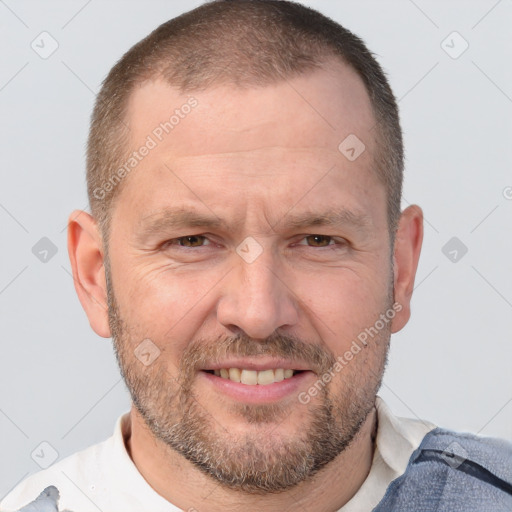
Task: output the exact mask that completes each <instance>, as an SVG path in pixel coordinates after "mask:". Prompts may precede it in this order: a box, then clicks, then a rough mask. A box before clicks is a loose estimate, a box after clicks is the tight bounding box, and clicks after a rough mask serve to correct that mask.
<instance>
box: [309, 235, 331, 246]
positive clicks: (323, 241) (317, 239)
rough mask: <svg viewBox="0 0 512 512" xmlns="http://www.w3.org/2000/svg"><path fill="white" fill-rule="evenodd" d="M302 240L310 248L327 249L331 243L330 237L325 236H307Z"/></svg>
mask: <svg viewBox="0 0 512 512" xmlns="http://www.w3.org/2000/svg"><path fill="white" fill-rule="evenodd" d="M304 239H305V240H307V241H308V245H310V246H311V247H327V246H329V245H330V242H331V241H332V237H331V236H326V235H308V236H306V237H305V238H304Z"/></svg>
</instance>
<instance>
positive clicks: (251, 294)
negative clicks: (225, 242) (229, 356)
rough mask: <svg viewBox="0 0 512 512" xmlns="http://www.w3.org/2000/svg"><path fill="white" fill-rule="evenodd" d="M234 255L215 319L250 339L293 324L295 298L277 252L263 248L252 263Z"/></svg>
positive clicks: (296, 312) (297, 315)
mask: <svg viewBox="0 0 512 512" xmlns="http://www.w3.org/2000/svg"><path fill="white" fill-rule="evenodd" d="M234 257H235V258H236V260H235V261H234V265H235V268H234V269H233V271H232V272H229V274H228V276H227V279H226V280H225V281H224V288H223V290H222V291H223V293H222V296H221V298H220V299H219V303H218V305H217V319H218V321H219V322H220V323H221V324H222V325H224V326H225V327H226V328H227V329H229V330H230V331H232V332H234V333H238V332H239V331H240V330H242V331H244V332H245V334H246V335H247V336H249V337H251V338H253V339H264V338H267V337H268V336H270V335H271V334H272V333H274V331H275V330H276V329H280V328H281V329H283V328H285V327H290V326H294V325H296V324H297V322H298V318H299V314H298V300H297V297H296V296H295V294H294V292H293V283H290V282H289V281H290V278H289V276H288V279H287V275H285V273H284V272H283V266H282V265H279V264H278V262H277V261H276V260H277V256H275V255H274V254H272V252H271V251H270V250H265V251H263V253H262V254H261V255H260V256H259V257H258V258H257V259H256V260H255V261H253V262H251V263H248V262H247V261H244V260H243V259H242V258H239V257H238V255H236V254H235V255H234Z"/></svg>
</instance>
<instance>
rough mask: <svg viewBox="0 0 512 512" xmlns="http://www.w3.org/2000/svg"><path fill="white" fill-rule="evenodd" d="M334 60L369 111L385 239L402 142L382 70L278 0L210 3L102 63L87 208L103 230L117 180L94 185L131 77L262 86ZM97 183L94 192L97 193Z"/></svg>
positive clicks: (113, 160) (109, 166) (113, 157)
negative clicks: (359, 87) (104, 71)
mask: <svg viewBox="0 0 512 512" xmlns="http://www.w3.org/2000/svg"><path fill="white" fill-rule="evenodd" d="M333 56H334V57H337V58H339V59H341V61H342V62H344V63H346V64H347V65H349V66H350V67H351V68H353V69H354V70H355V71H356V72H357V74H358V75H359V76H360V77H361V79H362V80H363V82H364V85H365V87H366V90H367V92H368V95H369V98H370V101H371V105H372V109H373V113H374V116H375V128H376V130H375V140H376V147H377V149H376V153H375V155H374V159H373V160H374V162H373V165H374V167H375V170H376V172H377V175H378V176H379V178H380V179H381V181H382V182H383V184H384V186H385V188H386V192H387V209H388V223H389V228H390V232H391V234H392V237H393V235H394V231H395V229H396V226H397V222H398V219H399V217H400V201H401V191H402V176H403V143H402V132H401V128H400V121H399V114H398V107H397V103H396V100H395V97H394V95H393V93H392V91H391V88H390V86H389V84H388V81H387V79H386V76H385V74H384V72H383V70H382V68H381V67H380V65H379V63H378V62H377V61H376V59H375V58H374V56H373V54H372V53H371V52H370V51H369V50H368V49H367V48H366V46H365V44H364V42H363V41H362V40H361V39H360V38H359V37H357V36H355V35H354V34H352V33H351V32H350V31H348V30H347V29H345V28H344V27H342V26H341V25H339V24H338V23H336V22H334V21H333V20H331V19H329V18H327V17H326V16H324V15H322V14H320V13H319V12H317V11H315V10H313V9H310V8H308V7H305V6H303V5H300V4H298V3H295V2H290V1H287V0H213V1H210V2H208V3H206V4H203V5H201V6H200V7H198V8H196V9H193V10H192V11H189V12H186V13H184V14H182V15H181V16H178V17H176V18H173V19H171V20H169V21H167V22H166V23H163V24H162V25H160V26H159V27H158V28H157V29H155V30H154V31H153V32H152V33H151V34H149V35H148V36H147V37H145V38H144V39H143V40H141V41H140V42H139V43H137V44H136V45H134V46H133V47H132V48H131V49H130V50H129V51H128V52H127V53H125V55H124V56H123V57H122V58H121V59H120V60H119V61H118V62H117V64H116V65H115V66H114V67H113V68H112V69H111V71H110V73H109V74H108V76H107V77H106V79H105V80H104V82H103V85H102V88H101V90H100V92H99V94H98V97H97V99H96V104H95V107H94V111H93V115H92V119H91V128H90V134H89V141H88V146H87V188H88V195H89V202H90V206H91V210H92V213H93V215H94V217H95V218H96V220H97V221H98V223H99V225H100V227H101V229H102V231H103V234H104V235H105V236H108V232H109V221H110V212H111V209H112V205H113V201H114V199H115V197H116V196H117V194H118V193H119V189H120V188H121V187H120V186H116V187H109V188H111V190H109V192H108V193H106V192H105V190H104V189H102V188H101V187H102V184H104V183H105V182H108V180H109V179H110V178H111V177H112V176H113V175H114V173H115V171H116V170H117V169H118V168H119V166H120V165H122V162H123V161H124V158H123V157H125V155H126V153H127V151H128V148H127V140H128V135H129V131H128V127H127V124H126V122H125V117H126V106H127V103H128V98H129V96H130V94H131V92H132V90H133V88H134V86H135V85H136V84H140V83H142V82H143V81H145V80H147V79H152V78H157V77H162V78H164V79H165V80H166V81H167V83H169V85H171V86H174V87H177V88H178V89H179V90H180V91H181V92H187V93H189V92H193V91H198V90H204V89H207V88H208V87H212V86H215V85H217V84H232V85H234V86H236V87H247V86H249V87H250V86H265V85H270V84H272V83H276V82H279V81H282V80H284V79H287V78H291V77H294V76H297V75H300V74H303V73H305V72H307V71H309V70H314V69H315V68H318V67H320V66H321V65H322V64H323V63H325V61H326V59H327V58H328V57H333ZM98 190H102V194H101V195H99V194H98Z"/></svg>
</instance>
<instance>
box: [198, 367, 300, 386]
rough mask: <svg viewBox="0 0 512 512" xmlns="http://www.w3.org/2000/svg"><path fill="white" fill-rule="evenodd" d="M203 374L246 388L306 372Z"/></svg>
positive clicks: (222, 371)
mask: <svg viewBox="0 0 512 512" xmlns="http://www.w3.org/2000/svg"><path fill="white" fill-rule="evenodd" d="M203 371H204V372H205V373H209V374H210V375H215V376H216V377H220V378H221V379H228V380H230V381H232V382H240V383H241V384H245V385H248V386H268V385H269V384H274V383H276V382H281V381H283V380H286V379H290V378H292V377H294V376H295V375H297V374H299V373H303V372H304V371H306V370H293V369H291V368H267V369H265V370H252V369H249V368H218V369H214V370H203Z"/></svg>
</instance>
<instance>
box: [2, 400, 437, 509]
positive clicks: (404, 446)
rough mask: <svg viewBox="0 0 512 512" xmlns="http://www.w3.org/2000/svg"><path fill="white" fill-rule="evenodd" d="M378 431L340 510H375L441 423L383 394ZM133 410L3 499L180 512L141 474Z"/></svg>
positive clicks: (11, 504) (6, 504) (5, 505)
mask: <svg viewBox="0 0 512 512" xmlns="http://www.w3.org/2000/svg"><path fill="white" fill-rule="evenodd" d="M376 406H377V417H378V430H377V438H376V444H375V452H374V456H373V462H372V467H371V469H370V473H369V474H368V477H367V478H366V480H365V481H364V483H363V485H362V486H361V488H360V489H359V490H358V491H357V493H356V494H355V495H354V496H353V497H352V499H351V500H350V501H349V502H348V503H346V504H345V506H343V507H342V508H341V509H340V510H339V512H360V511H361V510H372V509H373V508H374V507H375V506H376V505H377V504H378V503H379V501H380V500H381V499H382V497H383V496H384V493H385V492H386V489H387V487H388V486H389V484H390V483H391V482H392V481H393V480H394V479H396V478H397V477H399V476H400V475H402V474H403V473H404V472H405V469H406V467H407V464H408V462H409V458H410V456H411V455H412V453H413V452H414V450H416V448H418V446H419V445H420V444H421V441H422V440H423V438H424V437H425V435H426V434H427V433H428V432H430V431H431V430H432V429H433V428H435V425H433V424H432V423H428V422H425V421H420V420H413V419H405V418H398V417H396V416H394V415H393V414H392V413H391V411H390V410H389V408H388V407H387V406H386V404H385V403H384V401H383V400H382V399H381V398H380V397H377V402H376ZM129 434H130V416H129V413H125V414H123V415H121V416H120V417H119V418H118V420H117V422H116V426H115V429H114V434H113V435H112V437H110V438H109V439H107V440H105V441H103V442H101V443H98V444H96V445H93V446H90V447H89V448H86V449H85V450H82V451H80V452H77V453H75V454H73V455H70V456H69V457H67V458H65V459H63V460H61V461H59V462H56V463H55V464H53V465H52V466H51V467H49V468H48V469H45V470H44V471H40V472H39V473H36V474H34V475H31V476H29V477H28V478H27V479H26V480H24V481H23V482H21V483H20V484H19V485H18V486H17V487H16V488H15V489H14V490H12V491H11V492H10V493H9V494H8V495H7V496H6V497H5V498H4V500H3V501H2V502H1V503H0V510H1V511H5V512H14V511H16V510H18V509H19V508H21V507H23V506H24V505H26V504H27V503H29V502H31V501H32V500H34V499H35V498H36V497H37V496H38V495H39V494H40V493H41V492H42V491H43V490H44V489H45V488H46V487H48V486H49V485H54V486H55V487H57V489H58V490H59V492H60V501H59V509H60V510H65V509H68V510H70V511H72V512H98V510H100V511H101V512H121V511H122V512H144V511H148V512H179V511H180V509H179V508H178V507H176V506H174V505H172V504H171V503H169V502H168V501H167V500H165V499H164V498H163V497H162V496H160V495H159V494H158V493H157V492H156V491H155V490H154V489H153V488H152V487H151V486H150V485H149V484H148V483H147V482H146V480H145V479H144V477H143V476H142V475H141V474H140V473H139V471H138V470H137V468H136V466H135V464H134V463H133V461H132V460H131V458H130V455H129V454H128V452H127V451H126V446H125V442H124V439H126V438H127V437H128V436H129Z"/></svg>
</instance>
